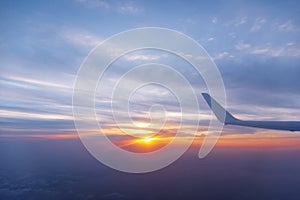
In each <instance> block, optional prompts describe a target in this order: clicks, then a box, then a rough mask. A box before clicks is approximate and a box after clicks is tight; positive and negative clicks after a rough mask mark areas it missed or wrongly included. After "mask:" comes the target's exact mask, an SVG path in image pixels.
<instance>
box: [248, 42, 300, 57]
mask: <svg viewBox="0 0 300 200" xmlns="http://www.w3.org/2000/svg"><path fill="white" fill-rule="evenodd" d="M250 53H251V54H255V55H266V56H271V57H299V56H300V49H299V48H297V47H295V46H293V45H286V46H280V47H274V46H272V45H271V44H267V45H262V46H256V47H253V48H252V49H251V50H250Z"/></svg>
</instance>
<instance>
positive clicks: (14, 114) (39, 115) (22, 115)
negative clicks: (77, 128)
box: [0, 109, 73, 120]
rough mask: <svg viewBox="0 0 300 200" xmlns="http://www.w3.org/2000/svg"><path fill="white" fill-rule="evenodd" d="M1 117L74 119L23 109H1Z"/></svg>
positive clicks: (67, 116)
mask: <svg viewBox="0 0 300 200" xmlns="http://www.w3.org/2000/svg"><path fill="white" fill-rule="evenodd" d="M0 117H6V118H14V119H19V118H21V119H49V120H50V119H59V120H73V116H69V115H59V114H48V113H30V112H22V111H10V110H3V109H1V110H0Z"/></svg>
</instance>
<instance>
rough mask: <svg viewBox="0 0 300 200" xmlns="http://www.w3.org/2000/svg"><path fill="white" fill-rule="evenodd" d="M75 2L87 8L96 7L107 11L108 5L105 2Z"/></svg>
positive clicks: (100, 0)
mask: <svg viewBox="0 0 300 200" xmlns="http://www.w3.org/2000/svg"><path fill="white" fill-rule="evenodd" d="M75 2H78V3H81V4H84V5H86V6H88V7H97V8H99V7H100V8H104V9H109V8H110V6H111V5H110V4H109V3H108V2H107V1H102V0H75Z"/></svg>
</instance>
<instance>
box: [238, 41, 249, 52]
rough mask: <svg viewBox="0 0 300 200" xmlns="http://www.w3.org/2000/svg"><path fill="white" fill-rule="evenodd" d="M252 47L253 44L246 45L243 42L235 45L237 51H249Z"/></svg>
mask: <svg viewBox="0 0 300 200" xmlns="http://www.w3.org/2000/svg"><path fill="white" fill-rule="evenodd" d="M250 47H251V44H249V43H244V42H243V41H240V42H239V43H237V44H236V45H235V48H236V49H237V50H245V49H249V48H250Z"/></svg>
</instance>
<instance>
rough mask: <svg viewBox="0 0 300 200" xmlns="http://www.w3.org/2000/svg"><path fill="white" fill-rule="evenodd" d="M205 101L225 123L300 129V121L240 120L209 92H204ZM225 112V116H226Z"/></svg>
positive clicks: (277, 128)
mask: <svg viewBox="0 0 300 200" xmlns="http://www.w3.org/2000/svg"><path fill="white" fill-rule="evenodd" d="M202 96H203V97H204V99H205V101H206V102H207V104H208V105H209V107H210V109H211V110H212V111H213V113H214V114H215V115H216V117H217V119H218V120H219V121H220V122H221V123H224V124H225V125H227V124H230V125H237V126H247V127H256V128H264V129H274V130H287V131H300V121H248V120H240V119H237V118H235V117H234V116H233V115H232V114H230V113H229V112H228V111H227V110H225V108H223V107H222V106H221V105H220V104H219V103H218V102H217V101H216V100H215V99H213V98H212V97H211V96H210V95H209V94H207V93H202ZM224 113H225V117H224Z"/></svg>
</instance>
